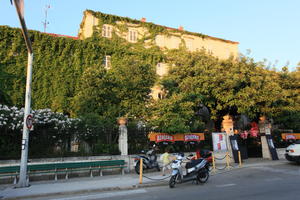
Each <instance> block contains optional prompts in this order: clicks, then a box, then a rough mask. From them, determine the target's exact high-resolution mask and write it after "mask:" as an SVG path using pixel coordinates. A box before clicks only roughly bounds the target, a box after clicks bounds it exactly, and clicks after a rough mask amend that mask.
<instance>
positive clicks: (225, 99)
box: [161, 50, 290, 121]
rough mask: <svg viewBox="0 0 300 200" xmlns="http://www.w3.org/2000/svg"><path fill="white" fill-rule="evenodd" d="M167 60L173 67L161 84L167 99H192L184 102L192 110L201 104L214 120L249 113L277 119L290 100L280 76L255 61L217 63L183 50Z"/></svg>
mask: <svg viewBox="0 0 300 200" xmlns="http://www.w3.org/2000/svg"><path fill="white" fill-rule="evenodd" d="M168 58H169V59H168V62H169V63H171V66H172V67H171V69H170V71H169V75H167V76H165V78H164V79H163V80H162V81H161V83H162V85H163V87H164V89H165V90H167V91H168V96H167V98H169V99H172V98H173V96H174V95H175V94H177V95H178V96H185V97H189V98H190V99H188V100H187V98H185V101H186V102H192V104H193V105H192V106H191V108H195V107H196V105H197V104H198V103H199V102H201V103H203V104H204V105H205V106H207V108H208V109H209V111H210V113H211V116H212V119H214V120H215V121H220V120H222V117H223V116H224V115H226V114H230V115H239V114H246V115H248V116H249V117H250V118H252V119H257V118H258V117H259V116H260V115H267V116H270V117H271V116H276V115H278V114H279V113H280V112H282V110H283V109H284V108H283V107H282V104H281V102H288V101H289V99H288V96H287V95H286V93H285V92H286V91H285V89H284V88H283V87H281V85H280V82H279V81H278V80H279V74H278V73H276V72H275V71H270V70H267V69H265V66H264V65H263V64H262V63H260V62H258V63H256V62H254V61H253V59H250V58H247V57H243V56H242V57H241V58H240V59H239V60H232V59H228V60H218V59H217V58H215V57H213V56H211V55H208V54H206V53H205V52H204V51H202V52H195V53H189V52H186V51H184V50H174V51H170V52H169V54H168ZM191 97H194V98H191ZM195 97H196V98H195ZM164 101H167V100H164ZM288 104H289V103H288ZM289 105H290V104H289ZM166 106H167V105H166ZM169 120H171V118H169Z"/></svg>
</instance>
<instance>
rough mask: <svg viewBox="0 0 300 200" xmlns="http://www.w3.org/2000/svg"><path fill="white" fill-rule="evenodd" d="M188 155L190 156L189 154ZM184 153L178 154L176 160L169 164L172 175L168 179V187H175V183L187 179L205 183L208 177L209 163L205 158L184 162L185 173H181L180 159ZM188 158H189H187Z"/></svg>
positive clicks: (181, 159)
mask: <svg viewBox="0 0 300 200" xmlns="http://www.w3.org/2000/svg"><path fill="white" fill-rule="evenodd" d="M189 157H192V155H190V156H189ZM183 159H184V154H178V155H177V156H176V160H174V161H173V162H172V164H171V167H172V176H171V178H170V181H169V186H170V188H173V187H175V185H176V183H184V182H187V181H195V182H196V183H197V184H198V183H205V182H206V181H207V180H208V178H209V163H208V162H207V160H205V159H203V158H200V159H197V160H190V161H189V162H188V163H187V164H186V167H185V168H186V173H185V174H184V173H183V169H182V161H183ZM187 159H189V158H187Z"/></svg>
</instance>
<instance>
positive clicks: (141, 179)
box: [140, 158, 143, 184]
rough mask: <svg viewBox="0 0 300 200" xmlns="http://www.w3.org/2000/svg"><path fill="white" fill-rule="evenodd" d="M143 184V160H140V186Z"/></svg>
mask: <svg viewBox="0 0 300 200" xmlns="http://www.w3.org/2000/svg"><path fill="white" fill-rule="evenodd" d="M142 183H143V158H140V184H142Z"/></svg>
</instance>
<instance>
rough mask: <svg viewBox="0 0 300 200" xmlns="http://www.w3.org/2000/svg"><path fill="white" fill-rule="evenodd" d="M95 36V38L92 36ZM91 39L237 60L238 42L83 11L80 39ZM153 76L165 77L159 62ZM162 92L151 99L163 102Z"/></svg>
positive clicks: (165, 70)
mask: <svg viewBox="0 0 300 200" xmlns="http://www.w3.org/2000/svg"><path fill="white" fill-rule="evenodd" d="M94 34H96V35H94ZM92 36H96V37H105V38H113V37H119V38H123V39H125V40H126V41H128V42H130V43H140V44H142V45H144V46H145V47H146V48H149V47H153V46H157V47H159V48H160V49H161V50H162V51H164V50H170V49H178V48H181V47H182V48H186V49H187V50H188V51H191V52H195V51H200V50H205V51H206V52H207V53H209V54H211V55H213V56H216V57H218V58H219V59H228V58H230V57H233V58H234V59H235V58H237V57H238V44H239V43H238V42H234V41H230V40H225V39H221V38H216V37H211V36H208V35H204V34H201V33H194V32H189V31H186V30H184V29H183V27H182V26H180V27H179V28H178V29H175V28H170V27H166V26H162V25H156V24H153V23H150V22H146V18H142V19H141V20H135V19H130V18H127V17H119V16H115V15H109V14H104V13H101V12H94V11H91V10H86V11H85V12H84V16H83V19H82V22H81V25H80V30H79V38H80V39H83V40H84V39H87V38H90V37H92ZM104 60H105V62H104V63H105V66H106V67H107V68H109V67H110V60H111V57H110V55H106V56H105V58H104ZM156 73H157V74H158V75H159V76H163V75H165V74H166V73H168V64H167V63H164V62H160V63H158V64H157V66H156ZM163 95H164V92H163V91H161V90H160V86H159V85H156V86H154V87H153V88H152V97H153V98H154V99H158V98H162V97H163Z"/></svg>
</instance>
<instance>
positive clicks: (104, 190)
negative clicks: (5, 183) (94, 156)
mask: <svg viewBox="0 0 300 200" xmlns="http://www.w3.org/2000/svg"><path fill="white" fill-rule="evenodd" d="M167 183H168V182H166V181H163V182H162V181H161V182H156V183H144V184H141V185H139V184H137V185H132V186H124V187H107V188H101V189H85V190H76V191H66V192H53V193H44V194H36V195H25V196H18V197H9V198H5V197H3V196H0V199H3V200H4V199H5V200H19V199H30V198H39V197H51V196H56V195H71V194H83V193H90V192H108V191H123V190H134V189H139V188H148V187H156V186H163V185H167Z"/></svg>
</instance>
